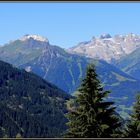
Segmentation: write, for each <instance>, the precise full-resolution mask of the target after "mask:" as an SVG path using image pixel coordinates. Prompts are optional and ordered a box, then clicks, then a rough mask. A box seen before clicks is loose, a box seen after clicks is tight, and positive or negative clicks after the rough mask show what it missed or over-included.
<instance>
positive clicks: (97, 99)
mask: <svg viewBox="0 0 140 140" xmlns="http://www.w3.org/2000/svg"><path fill="white" fill-rule="evenodd" d="M78 92H79V94H78V95H77V97H76V98H75V99H74V105H75V106H74V107H73V108H72V110H70V111H69V112H68V113H67V114H66V117H67V118H68V120H69V121H68V123H67V125H68V127H69V128H68V129H67V131H66V133H65V134H64V137H69V138H101V137H112V136H113V135H114V133H115V130H116V129H117V128H118V127H119V126H120V125H121V124H120V122H119V118H118V116H117V115H116V113H115V107H113V106H112V105H113V104H114V103H113V102H108V101H105V100H104V97H106V96H107V94H108V93H109V91H104V90H103V87H102V86H101V84H100V81H99V79H98V75H97V74H96V72H95V67H94V65H93V64H89V65H88V66H87V71H86V76H85V78H84V79H83V80H82V83H81V86H80V87H79V89H78Z"/></svg>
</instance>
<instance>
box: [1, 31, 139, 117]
mask: <svg viewBox="0 0 140 140" xmlns="http://www.w3.org/2000/svg"><path fill="white" fill-rule="evenodd" d="M139 56H140V36H138V35H135V34H132V33H130V34H127V35H115V36H113V37H111V35H109V34H103V35H101V36H100V37H99V38H96V37H93V38H92V39H91V40H90V41H85V42H81V43H79V44H78V45H76V46H74V47H72V48H69V49H63V48H61V47H59V46H57V45H52V44H50V42H49V40H48V39H47V38H44V37H41V36H39V35H25V36H23V37H21V38H19V39H17V40H14V41H11V42H9V43H7V44H5V45H3V46H1V47H0V59H1V60H2V61H5V62H8V63H10V64H13V65H14V66H15V67H17V68H20V69H25V70H26V71H27V72H28V73H34V74H37V75H38V76H40V77H42V78H43V79H45V80H47V81H48V82H50V83H52V84H55V85H56V86H58V87H59V88H60V89H62V90H64V91H65V92H66V93H68V94H74V93H75V91H76V89H77V88H78V86H79V84H80V81H81V79H82V78H83V77H84V74H85V70H86V65H87V64H88V63H91V62H92V63H94V64H95V66H96V70H97V73H98V75H99V79H100V80H101V82H102V84H103V86H104V89H106V90H111V93H110V94H109V97H108V100H113V101H115V103H116V106H117V111H118V112H119V113H120V114H121V116H122V117H124V118H125V117H128V114H127V113H129V112H130V111H131V106H132V103H133V102H134V98H135V94H136V92H137V91H140V77H139V73H140V72H139V71H140V70H139V69H140V59H139ZM132 58H134V59H133V60H132Z"/></svg>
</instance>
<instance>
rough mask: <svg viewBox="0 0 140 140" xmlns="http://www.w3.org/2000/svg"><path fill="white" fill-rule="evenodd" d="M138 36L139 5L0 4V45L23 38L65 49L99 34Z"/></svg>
mask: <svg viewBox="0 0 140 140" xmlns="http://www.w3.org/2000/svg"><path fill="white" fill-rule="evenodd" d="M130 32H132V33H135V34H138V35H140V3H138V2H137V3H136V2H135V3H128V2H126V3H122V2H120V3H119V2H112V3H111V2H105V3H103V2H99V3H97V2H87V3H86V2H77V3H76V2H75V3H74V2H73V3H72V2H58V3H56V2H52V3H51V2H44V3H43V2H42V3H39V2H38V3H35V2H34V3H33V2H32V3H23V2H22V3H21V2H20V3H15V2H13V3H8V2H7V3H4V2H3V3H2V2H0V45H2V44H5V43H7V42H8V41H10V40H14V39H17V38H20V37H22V36H23V35H25V34H39V35H42V36H44V37H47V38H48V39H49V41H50V43H51V44H55V45H59V46H61V47H63V48H68V47H72V46H74V45H76V44H77V43H79V42H81V41H88V40H90V39H91V38H92V36H99V35H100V34H103V33H109V34H111V35H114V34H127V33H130Z"/></svg>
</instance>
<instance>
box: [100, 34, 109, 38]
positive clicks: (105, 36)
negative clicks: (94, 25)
mask: <svg viewBox="0 0 140 140" xmlns="http://www.w3.org/2000/svg"><path fill="white" fill-rule="evenodd" d="M105 38H111V35H110V34H102V35H100V39H105Z"/></svg>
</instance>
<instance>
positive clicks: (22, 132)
mask: <svg viewBox="0 0 140 140" xmlns="http://www.w3.org/2000/svg"><path fill="white" fill-rule="evenodd" d="M109 94H110V91H107V90H104V87H103V86H102V84H101V82H100V80H99V79H98V75H97V73H96V69H95V66H94V64H89V65H88V66H87V69H86V73H85V77H84V78H83V79H82V81H81V84H80V86H79V87H78V89H77V92H76V93H75V94H74V95H73V96H71V95H69V94H66V93H65V92H64V91H63V90H61V89H59V88H57V87H56V86H55V85H53V84H51V83H48V82H46V81H45V80H43V79H42V78H40V77H38V76H36V75H35V74H33V73H29V72H26V71H25V70H21V69H17V68H15V67H14V66H12V65H10V64H8V63H5V62H2V61H0V100H1V102H0V137H1V138H6V137H8V138H9V137H10V138H20V137H24V138H32V137H38V138H40V137H52V138H53V137H59V138H62V137H63V138H119V137H122V138H132V137H133V138H139V137H140V94H139V93H138V94H137V96H136V102H135V103H134V105H133V112H132V114H130V116H131V117H130V119H127V120H124V119H123V118H122V117H121V116H120V115H119V113H117V112H116V106H115V103H114V102H112V101H109V100H108V95H109Z"/></svg>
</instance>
